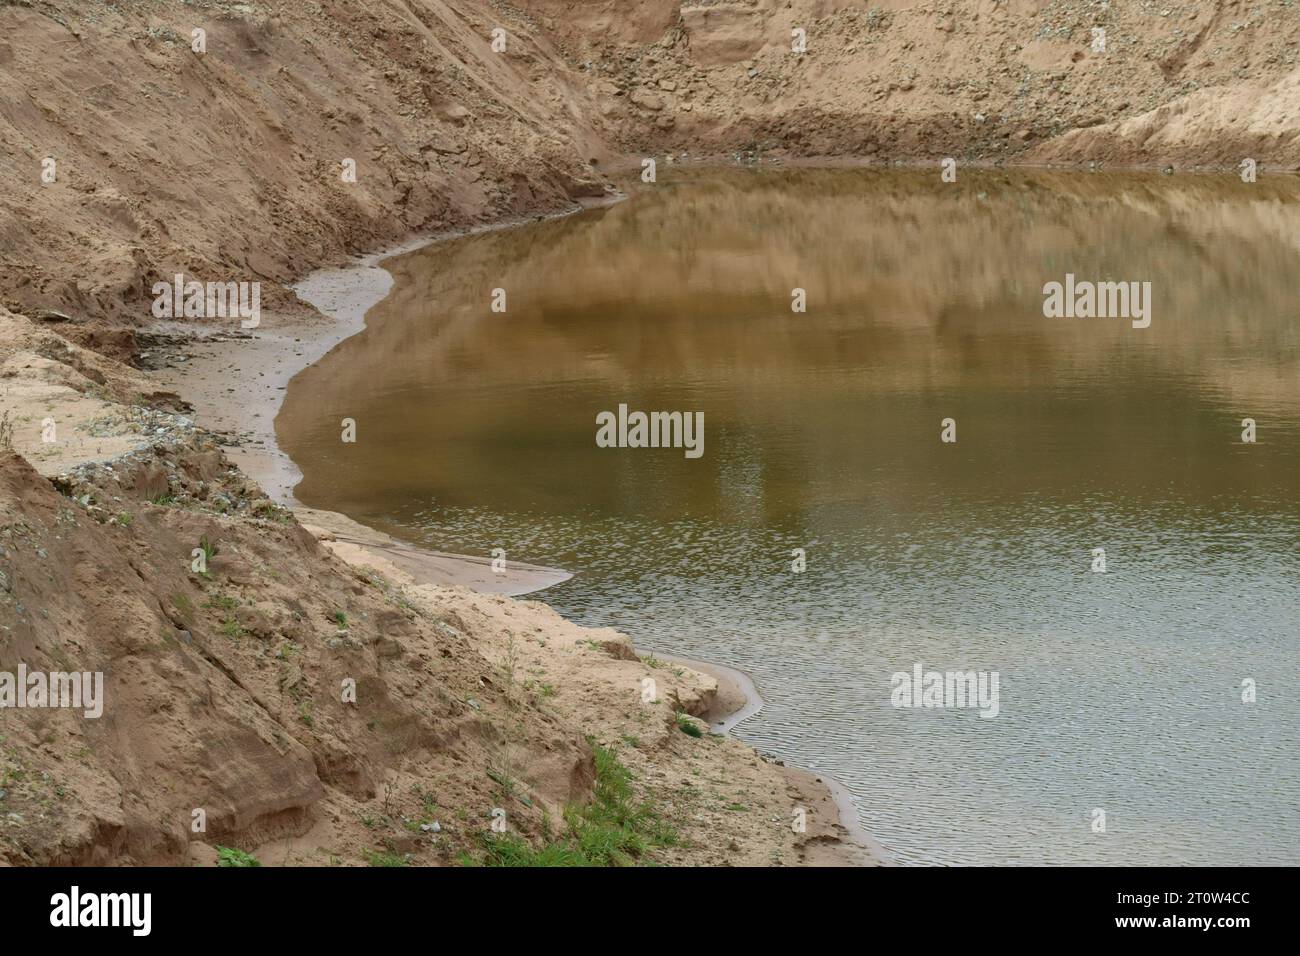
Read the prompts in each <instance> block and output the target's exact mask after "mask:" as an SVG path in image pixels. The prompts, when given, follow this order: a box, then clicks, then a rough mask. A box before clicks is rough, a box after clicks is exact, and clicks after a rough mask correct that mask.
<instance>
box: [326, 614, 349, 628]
mask: <svg viewBox="0 0 1300 956" xmlns="http://www.w3.org/2000/svg"><path fill="white" fill-rule="evenodd" d="M330 620H331V621H333V622H334V623H335V624H337V625H338V626H339V627H341V628H343V629H344V630H346V629H347V626H348V616H347V615H346V614H344V613H343V612H342V611H335V612H334V613H333V614H331V615H330Z"/></svg>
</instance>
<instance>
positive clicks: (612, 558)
mask: <svg viewBox="0 0 1300 956" xmlns="http://www.w3.org/2000/svg"><path fill="white" fill-rule="evenodd" d="M673 175H674V178H669V179H667V180H666V181H665V180H664V177H662V176H661V182H660V183H659V185H658V186H656V187H646V188H638V190H637V191H636V193H635V195H634V196H633V198H632V199H631V200H630V201H629V202H626V203H623V204H620V205H618V206H614V207H611V208H609V209H604V210H598V211H594V212H590V213H586V214H583V215H580V216H575V217H571V218H568V219H563V220H556V221H552V222H546V223H539V224H536V225H533V226H529V227H526V228H523V229H518V230H513V231H507V232H499V233H487V234H481V235H476V236H471V237H466V238H464V239H461V240H456V241H454V242H450V243H445V244H440V245H437V246H434V247H430V248H427V249H425V250H422V251H420V252H417V253H414V254H411V255H408V256H405V257H402V258H400V259H398V260H394V261H390V262H389V263H387V266H388V267H389V268H391V269H392V271H393V272H394V274H395V276H396V280H397V281H396V284H395V287H394V290H393V293H392V294H391V295H390V297H389V298H388V299H387V300H386V301H385V302H384V303H382V304H381V305H380V306H378V307H376V309H374V310H373V311H372V313H371V315H370V317H369V322H370V326H369V328H368V329H367V330H366V331H365V332H364V333H363V334H362V335H359V336H357V337H355V338H353V339H351V340H349V341H347V342H345V343H343V344H342V345H341V346H339V348H337V349H336V350H335V351H334V352H333V353H332V354H331V355H330V356H329V357H328V358H327V359H326V360H325V361H324V362H322V363H321V364H320V365H319V366H318V367H317V368H314V369H311V370H308V371H307V372H305V373H303V375H301V376H299V378H298V379H296V380H295V382H294V384H293V386H292V387H291V388H290V390H289V394H288V398H287V400H286V404H285V408H284V411H283V412H282V414H281V416H280V418H279V420H278V421H277V431H278V432H279V434H280V437H281V441H282V442H283V444H284V446H285V447H286V449H287V450H288V451H289V453H290V454H291V455H292V457H293V458H294V460H295V461H296V462H297V463H298V464H299V466H300V467H301V468H302V470H303V472H304V474H305V476H306V477H305V480H304V481H303V483H302V484H301V485H300V486H299V488H298V489H297V490H296V492H295V493H296V495H297V496H298V497H299V498H300V499H301V500H303V501H304V502H306V503H308V504H311V505H315V506H319V507H327V508H334V509H338V510H342V511H346V512H348V513H350V514H352V515H354V516H356V517H358V518H360V519H362V520H366V521H368V522H370V523H372V524H375V525H376V526H379V527H382V528H384V529H385V530H388V531H390V532H392V533H394V534H398V535H400V536H405V537H408V538H411V539H413V540H423V541H427V542H429V543H431V544H435V545H436V546H437V547H439V548H443V549H448V550H465V551H471V552H475V553H487V552H488V550H489V549H490V548H492V547H495V546H498V545H500V546H503V547H506V548H507V550H508V551H509V553H510V554H511V555H512V556H517V557H519V558H521V559H526V560H534V561H539V562H544V563H551V564H557V565H560V566H563V567H568V568H571V569H573V570H576V571H579V572H580V574H579V576H578V577H576V578H575V579H574V580H572V581H570V582H568V583H566V584H565V585H562V586H561V587H559V588H556V589H553V590H552V591H549V592H547V600H549V601H551V602H552V603H554V604H555V605H556V606H557V607H559V608H560V609H561V610H563V611H565V612H566V613H569V614H571V615H573V616H575V617H577V618H579V619H581V620H583V621H584V622H589V623H593V624H610V625H613V626H617V627H620V628H622V629H624V630H627V631H628V632H630V633H632V634H633V635H634V636H636V637H637V638H638V641H639V643H641V644H642V645H644V646H645V647H646V648H655V649H659V650H663V651H670V652H671V651H675V652H678V653H682V654H686V655H689V656H696V657H702V658H714V659H718V660H721V661H725V662H727V663H730V664H732V665H734V666H738V667H741V668H742V669H745V670H747V671H749V672H750V673H751V674H753V676H754V677H755V679H756V682H757V683H758V685H759V687H760V689H761V690H762V691H763V693H764V696H765V698H766V699H767V701H768V707H767V709H766V710H765V711H764V712H763V713H762V714H761V715H760V716H759V717H757V718H755V719H753V720H751V721H748V722H747V723H745V724H744V725H742V727H741V730H740V734H741V736H744V737H746V738H747V739H750V740H751V741H753V742H755V743H756V744H758V745H759V746H762V747H763V748H765V749H767V750H770V751H774V752H777V753H779V754H780V755H781V756H783V757H785V758H786V759H787V761H789V762H794V763H802V764H805V765H811V766H815V767H818V768H820V769H822V770H825V771H827V772H833V773H835V774H836V775H837V776H839V777H840V778H841V779H842V780H844V782H845V783H846V784H847V785H848V786H849V787H850V789H852V790H853V791H854V792H855V793H856V794H857V795H858V796H859V798H860V799H861V806H862V812H863V817H864V820H865V822H866V823H867V825H868V827H869V828H870V829H872V830H873V831H874V832H875V833H876V834H877V835H878V836H879V837H880V839H881V840H882V841H883V842H885V843H886V844H887V845H889V846H891V847H892V848H894V849H895V850H896V852H897V853H898V854H899V856H900V857H902V858H903V859H907V860H918V861H937V862H977V861H978V862H1010V861H1022V862H1135V863H1143V862H1205V863H1215V862H1218V863H1250V862H1259V861H1262V860H1271V861H1274V862H1295V851H1296V847H1297V845H1298V843H1300V841H1298V840H1297V837H1298V836H1300V820H1298V819H1297V811H1296V807H1297V806H1298V805H1300V784H1298V783H1297V781H1298V780H1300V773H1298V772H1297V771H1300V759H1298V757H1297V753H1296V748H1295V745H1294V741H1293V728H1294V727H1295V726H1296V724H1297V717H1300V712H1298V708H1297V704H1296V699H1297V698H1296V695H1294V694H1293V693H1289V692H1288V690H1289V688H1292V687H1294V686H1295V681H1296V678H1297V677H1298V676H1300V675H1298V674H1297V667H1296V665H1295V658H1296V653H1295V652H1296V649H1297V648H1296V645H1297V631H1298V628H1297V622H1298V621H1300V614H1297V610H1296V609H1297V607H1300V583H1298V582H1300V578H1298V577H1297V571H1298V570H1300V558H1298V552H1297V547H1296V545H1297V540H1298V538H1297V534H1298V533H1300V504H1298V502H1300V496H1298V495H1297V490H1298V486H1300V468H1298V467H1297V465H1300V421H1298V418H1297V408H1300V404H1298V402H1297V399H1300V332H1298V331H1297V325H1296V323H1295V321H1294V319H1293V315H1294V310H1295V300H1296V295H1295V293H1296V288H1297V283H1296V281H1295V279H1294V278H1293V277H1294V276H1296V275H1297V265H1300V203H1298V202H1297V201H1296V200H1297V190H1296V188H1295V186H1294V184H1293V183H1292V181H1291V180H1272V181H1270V180H1265V181H1263V182H1260V183H1258V184H1255V185H1249V186H1248V185H1246V184H1242V183H1240V182H1238V181H1236V180H1233V179H1227V178H1224V179H1202V178H1193V179H1187V178H1178V179H1169V178H1164V177H1159V176H1132V175H1125V176H1118V175H1115V176H1112V175H1080V174H1070V175H1065V174H1025V173H1017V174H1010V173H1008V174H1003V173H998V172H979V173H966V172H963V173H962V176H961V181H960V182H959V183H958V184H947V185H945V184H942V183H940V182H939V180H938V176H937V174H932V173H928V172H927V173H915V172H906V173H900V172H878V171H861V170H815V171H790V172H782V173H752V172H740V171H691V172H686V173H682V172H678V173H675V174H673ZM1067 272H1069V273H1073V274H1075V275H1076V276H1078V277H1080V278H1089V279H1098V280H1100V279H1110V280H1137V281H1150V282H1151V283H1152V288H1153V318H1152V323H1151V327H1150V328H1148V329H1141V330H1136V329H1133V328H1131V327H1130V324H1129V322H1128V321H1126V320H1123V319H1075V320H1071V319H1055V320H1049V319H1045V318H1044V317H1043V315H1042V301H1043V298H1042V292H1041V290H1042V286H1043V283H1044V282H1047V281H1051V280H1056V281H1061V280H1062V279H1063V278H1064V276H1065V274H1066V273H1067ZM494 288H504V289H506V290H507V294H508V311H507V312H506V313H505V314H493V313H492V312H490V311H489V308H488V304H489V302H490V297H491V290H492V289H494ZM795 288H802V289H804V290H806V293H807V301H808V311H807V313H805V314H798V313H793V312H792V311H791V308H790V302H791V291H792V290H793V289H795ZM621 402H625V403H627V404H628V405H629V406H630V407H631V408H633V409H643V410H647V411H648V410H681V411H687V410H692V411H693V410H699V411H702V412H704V416H705V423H706V432H707V440H706V449H707V451H706V454H705V455H704V457H703V458H701V459H699V460H688V459H686V458H684V457H683V455H682V453H681V451H680V450H678V451H673V450H657V449H643V450H627V449H622V450H619V449H601V448H597V447H596V444H595V440H594V438H595V432H596V424H595V421H596V415H597V413H598V412H601V411H605V410H616V409H617V407H618V405H619V403H621ZM343 417H352V418H355V419H356V420H357V422H358V430H359V433H360V434H362V435H363V442H362V443H361V444H359V445H358V446H356V447H355V449H354V448H353V446H343V445H341V443H340V442H339V440H338V421H339V419H340V418H343ZM1245 417H1251V418H1254V419H1255V420H1256V421H1257V422H1258V427H1259V443H1258V444H1255V445H1244V444H1241V442H1240V431H1241V425H1240V422H1241V419H1243V418H1245ZM944 418H952V419H954V420H955V421H956V423H957V425H956V427H957V435H958V441H957V442H956V443H955V444H944V443H942V442H940V440H939V434H940V422H941V420H942V419H944ZM357 452H363V454H358V453H357ZM800 547H801V548H806V549H807V552H808V570H807V572H806V573H804V574H801V575H794V574H792V573H791V572H790V569H789V568H790V566H789V562H790V552H791V550H792V549H794V548H800ZM1094 547H1105V548H1106V550H1107V557H1108V572H1109V573H1107V574H1106V575H1094V574H1091V573H1089V571H1088V566H1089V560H1090V557H1089V555H1090V552H1091V549H1093V548H1094ZM916 661H921V662H923V663H924V664H925V665H926V666H927V667H931V666H933V667H938V668H941V669H946V668H949V667H970V668H971V669H975V670H997V671H999V672H1000V674H1001V681H1002V696H1003V702H1002V715H1001V716H1000V717H999V718H997V719H996V720H991V721H990V720H980V719H978V718H977V716H976V715H975V713H974V712H960V713H957V712H952V711H929V712H925V711H902V710H895V709H893V708H891V707H890V706H889V695H888V690H889V675H890V674H891V673H892V672H894V671H896V670H904V671H906V670H910V669H911V667H912V665H913V664H914V663H915V662H916ZM1260 675H1264V676H1265V677H1266V678H1267V679H1266V681H1265V682H1263V683H1266V684H1268V685H1272V691H1271V693H1264V692H1262V693H1261V699H1260V702H1259V703H1258V704H1256V705H1254V706H1253V707H1246V706H1244V705H1242V704H1241V703H1240V700H1239V689H1238V688H1239V685H1240V680H1241V678H1242V677H1244V676H1256V677H1259V676H1260ZM1094 807H1104V808H1108V818H1109V832H1108V833H1107V834H1106V835H1105V836H1100V835H1096V834H1093V833H1092V832H1091V830H1090V829H1089V826H1088V823H1089V817H1088V813H1089V812H1090V811H1091V810H1092V809H1093V808H1094Z"/></svg>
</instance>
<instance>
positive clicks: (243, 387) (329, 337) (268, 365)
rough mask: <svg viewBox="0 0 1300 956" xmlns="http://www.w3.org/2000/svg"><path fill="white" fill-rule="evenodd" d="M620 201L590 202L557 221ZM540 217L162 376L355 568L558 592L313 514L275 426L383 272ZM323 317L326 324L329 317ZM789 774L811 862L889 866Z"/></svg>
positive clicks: (845, 808)
mask: <svg viewBox="0 0 1300 956" xmlns="http://www.w3.org/2000/svg"><path fill="white" fill-rule="evenodd" d="M622 198H624V197H622V196H618V197H614V198H613V199H611V200H607V201H602V202H594V203H585V204H582V205H580V206H578V207H576V208H573V209H569V210H565V211H564V212H561V213H558V214H557V216H565V215H571V214H573V213H576V212H581V211H583V210H584V209H586V208H590V207H591V206H594V205H605V204H609V203H611V202H617V201H621V199H622ZM536 218H537V217H531V218H529V219H527V220H516V221H506V222H502V223H498V224H493V225H490V226H486V227H478V228H475V229H472V230H463V229H462V230H454V231H449V232H443V233H438V234H435V235H432V236H426V237H421V238H417V239H412V240H409V241H407V242H404V243H401V244H399V245H397V246H395V247H390V248H387V249H385V250H383V251H379V252H374V253H370V254H368V255H365V256H361V257H358V258H357V259H356V260H354V261H353V262H352V263H350V264H346V265H343V266H333V267H326V268H322V269H319V270H316V271H315V272H312V273H310V274H308V275H307V276H305V277H304V278H302V279H301V280H299V281H298V282H297V283H295V284H294V285H292V286H291V288H292V289H293V291H294V292H295V293H297V295H298V297H299V299H300V300H301V301H302V302H303V303H304V306H303V307H302V308H301V309H292V310H279V311H277V312H276V314H274V315H272V316H270V317H269V321H266V320H264V321H263V323H262V326H261V327H259V328H258V329H257V330H256V331H255V332H254V333H253V334H252V335H251V336H248V337H245V336H242V335H231V334H218V335H213V336H210V337H206V338H201V339H195V340H192V341H190V342H188V343H187V344H186V345H185V349H184V351H185V354H186V356H187V357H186V358H185V360H184V361H183V362H180V363H178V364H176V365H174V366H172V367H170V368H165V369H162V370H160V371H158V372H157V373H155V374H156V375H157V377H158V378H159V380H160V381H161V382H162V383H163V384H165V385H167V386H168V387H170V388H172V389H174V390H175V391H176V392H177V393H178V394H179V395H181V396H182V397H183V398H184V399H185V400H186V401H187V402H188V403H190V404H191V405H193V406H194V409H195V414H194V416H193V417H194V419H195V421H196V422H197V423H198V424H199V425H201V426H203V427H205V428H208V429H211V430H213V431H216V432H224V433H227V434H230V435H234V436H237V437H236V441H237V442H238V444H235V445H233V446H231V447H230V448H228V449H227V454H228V455H229V457H230V458H231V459H232V460H234V461H235V462H236V463H237V464H238V465H239V467H240V468H241V469H242V470H243V471H244V472H245V473H246V474H247V475H249V476H250V477H251V478H253V479H254V480H255V481H257V482H258V483H259V484H260V485H261V486H262V488H263V489H264V490H265V491H266V493H267V495H268V496H269V497H271V498H272V500H275V501H277V502H279V503H281V504H283V505H285V506H286V507H289V508H291V509H292V510H293V511H294V513H295V515H296V516H297V517H298V519H299V521H300V522H301V523H302V524H303V526H304V527H306V528H307V529H308V530H309V531H311V532H312V533H313V534H314V535H316V536H317V537H318V538H320V539H321V540H323V541H327V542H329V543H330V544H331V547H332V550H334V551H335V553H336V554H337V555H338V556H339V557H341V558H343V559H344V560H345V561H349V562H350V563H358V564H365V563H369V562H373V561H375V560H376V559H378V560H382V561H384V562H385V564H386V566H396V567H398V568H401V570H402V571H404V572H406V573H407V574H409V575H410V577H411V579H412V580H413V581H415V582H417V583H419V584H429V585H435V586H465V587H468V588H470V589H472V590H474V591H477V592H480V593H487V594H501V595H506V596H519V595H524V594H528V593H531V592H534V591H538V590H541V589H544V588H547V587H550V586H551V585H553V584H558V583H560V582H561V581H564V580H567V579H568V578H570V577H572V572H568V571H562V570H559V569H554V568H545V567H540V566H537V565H531V564H526V563H523V562H519V561H514V560H512V561H511V562H510V563H509V565H508V567H507V572H506V573H505V574H496V573H493V572H492V571H491V569H490V567H489V559H487V558H483V557H480V556H473V555H458V554H450V553H445V552H435V551H431V550H428V549H424V548H419V547H416V546H414V545H411V544H410V543H408V542H404V541H399V540H397V539H395V538H392V537H390V536H389V535H386V534H384V533H382V532H379V531H376V530H375V529H372V528H369V527H367V526H365V525H362V524H360V523H359V522H356V521H354V520H353V519H352V518H350V517H348V516H346V515H343V514H340V513H338V512H332V511H321V510H318V509H313V508H310V507H307V506H305V505H304V504H302V503H301V502H299V501H298V500H297V499H295V498H294V496H293V488H294V486H295V485H296V484H297V483H298V481H299V480H301V478H302V473H301V471H300V470H299V469H298V467H297V465H296V464H294V462H293V460H292V459H291V458H289V456H288V455H287V454H286V453H285V452H284V451H283V450H282V449H281V448H280V447H279V444H278V441H277V435H276V430H275V420H276V417H277V415H278V413H279V410H280V407H281V405H282V403H283V400H284V396H285V392H286V390H287V388H288V386H289V384H290V383H291V381H292V380H293V378H294V377H295V376H296V375H297V374H298V373H299V372H301V371H302V370H304V369H306V368H308V367H310V366H312V365H314V364H315V363H316V362H318V361H320V360H321V359H322V358H323V357H324V356H325V355H327V354H328V353H329V352H330V350H332V349H333V348H334V347H335V346H336V345H338V344H339V343H340V342H342V341H344V340H345V339H348V338H350V337H351V336H353V335H356V334H357V333H358V332H360V331H362V330H363V329H364V328H365V327H366V315H367V313H368V312H369V311H370V309H371V308H373V307H374V306H375V305H377V304H378V303H379V302H381V301H383V299H384V298H385V297H386V296H387V295H388V293H389V291H390V290H391V289H392V286H393V281H394V280H393V276H392V274H391V273H389V272H388V271H387V270H386V269H384V268H383V267H382V265H381V264H382V263H383V262H384V261H385V260H387V259H390V258H393V257H395V256H400V255H403V254H405V253H408V252H413V251H415V250H417V249H421V248H424V247H425V246H428V245H431V244H433V243H436V242H441V241H446V240H448V239H454V238H458V237H461V236H465V235H469V234H472V233H474V232H484V231H489V230H495V229H508V228H513V227H515V226H519V225H523V224H525V223H527V222H531V221H535V219H536ZM313 310H314V311H313ZM322 317H324V318H325V319H327V320H328V321H322ZM181 328H182V327H180V326H176V327H174V328H172V327H168V326H161V327H158V328H157V329H156V330H157V331H161V332H164V333H166V332H173V331H178V330H180V329H181ZM658 656H659V657H660V658H661V659H663V660H667V661H673V662H676V663H680V664H683V665H685V666H687V667H689V668H691V669H692V670H695V671H698V672H700V673H703V674H705V675H707V676H708V677H711V678H713V679H714V680H715V681H716V682H717V687H718V689H717V694H716V697H715V698H714V702H713V705H712V708H711V709H710V710H709V711H708V712H707V713H706V714H704V715H702V719H704V720H706V721H707V722H708V723H709V725H710V729H711V730H712V732H714V733H716V734H720V735H724V736H730V735H731V731H732V730H733V729H734V728H735V727H736V726H737V725H738V724H739V723H741V722H742V721H744V720H746V719H747V718H749V717H752V716H753V715H755V714H757V713H758V712H759V711H760V710H761V709H762V706H763V701H762V697H761V696H760V695H759V693H758V690H757V688H756V687H755V686H754V683H753V681H752V680H751V679H750V678H749V676H748V675H746V674H744V673H743V672H741V671H738V670H736V669H734V668H731V667H728V666H727V665H724V664H718V663H713V662H707V661H698V660H691V659H687V658H679V657H674V656H669V655H658ZM780 766H781V771H782V773H783V775H784V777H785V778H786V781H787V785H788V786H789V787H790V788H791V791H792V792H795V793H797V794H799V795H800V797H801V798H802V799H803V800H804V801H805V802H806V803H808V804H809V809H810V810H811V811H812V812H813V814H814V815H818V816H820V817H821V818H822V819H825V818H826V817H833V818H835V819H837V820H838V823H839V827H840V829H841V830H842V831H843V839H840V840H834V841H830V840H828V841H827V842H826V843H825V844H824V845H823V844H820V843H818V844H816V846H815V852H813V853H811V854H810V855H809V857H808V859H807V860H806V862H807V863H808V864H810V865H819V866H864V865H865V866H875V865H882V864H887V863H888V862H890V861H889V854H888V852H887V851H886V850H885V849H884V847H882V846H881V845H880V844H879V843H878V842H877V841H875V840H874V839H872V838H871V837H870V836H869V834H867V833H866V831H865V830H863V828H862V826H861V823H860V822H859V820H858V816H857V811H856V809H855V807H854V804H853V798H852V795H851V794H850V793H849V792H848V790H847V789H846V788H845V787H844V786H843V785H842V784H840V783H839V782H838V781H835V780H833V779H832V778H829V777H827V776H826V775H824V774H822V775H818V774H813V773H811V772H809V771H805V770H800V769H798V768H793V767H786V766H785V765H784V764H781V765H780Z"/></svg>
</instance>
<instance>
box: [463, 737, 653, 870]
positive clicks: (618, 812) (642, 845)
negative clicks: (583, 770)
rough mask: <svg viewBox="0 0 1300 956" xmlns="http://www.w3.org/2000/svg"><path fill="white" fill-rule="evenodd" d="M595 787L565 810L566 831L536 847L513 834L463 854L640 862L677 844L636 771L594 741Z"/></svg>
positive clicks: (576, 862) (530, 861) (496, 861)
mask: <svg viewBox="0 0 1300 956" xmlns="http://www.w3.org/2000/svg"><path fill="white" fill-rule="evenodd" d="M593 749H594V751H595V755H596V787H595V792H594V793H593V794H592V799H591V802H590V803H588V804H586V805H585V806H577V805H574V806H570V807H569V808H568V809H566V810H565V811H564V822H565V825H566V828H567V831H568V832H567V833H565V834H564V835H563V836H562V837H560V838H558V839H555V840H550V841H548V842H547V843H545V844H543V845H542V846H540V847H534V846H532V845H531V844H529V843H528V842H527V841H525V840H524V839H522V838H521V837H518V836H515V835H513V834H492V835H488V836H484V838H483V856H482V858H481V859H474V858H472V857H470V856H469V855H468V854H466V855H463V856H462V857H461V862H462V863H463V864H466V865H480V866H529V867H533V866H636V865H638V864H641V863H648V862H650V861H649V860H648V854H649V851H650V850H652V849H653V848H654V847H661V846H673V845H675V844H676V842H677V834H676V833H675V832H674V831H673V829H672V828H671V827H670V826H668V824H667V823H665V822H664V821H663V820H662V819H661V818H660V817H659V816H658V814H656V813H655V811H654V809H653V808H652V807H651V806H650V804H648V803H645V802H639V801H637V800H636V796H635V794H634V793H633V791H632V773H631V771H630V770H628V769H627V768H626V767H624V766H623V765H622V764H621V763H619V760H618V757H616V756H615V755H614V752H613V751H612V750H608V749H606V748H605V747H602V746H600V745H599V744H594V745H593Z"/></svg>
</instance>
